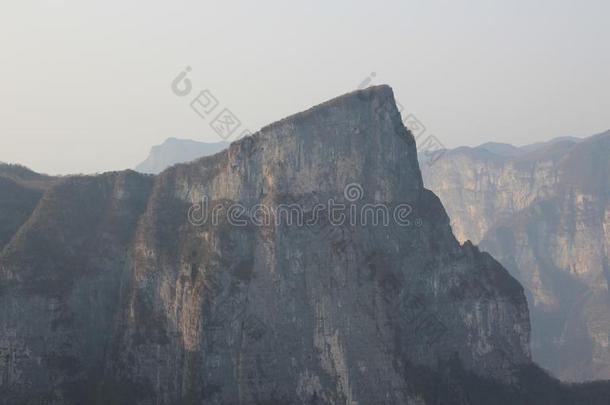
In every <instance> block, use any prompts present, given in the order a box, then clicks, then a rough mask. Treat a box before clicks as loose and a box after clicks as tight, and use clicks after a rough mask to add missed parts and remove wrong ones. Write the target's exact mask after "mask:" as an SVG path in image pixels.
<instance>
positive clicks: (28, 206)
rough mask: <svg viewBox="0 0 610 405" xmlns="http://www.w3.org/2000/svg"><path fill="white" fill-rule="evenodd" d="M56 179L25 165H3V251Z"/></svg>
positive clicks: (0, 207)
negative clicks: (33, 170)
mask: <svg viewBox="0 0 610 405" xmlns="http://www.w3.org/2000/svg"><path fill="white" fill-rule="evenodd" d="M56 180H57V179H56V178H53V177H49V176H44V175H41V174H38V173H35V172H32V171H31V170H29V169H26V168H25V167H23V166H18V165H9V164H4V163H0V249H1V248H2V247H3V246H4V245H6V244H7V243H8V242H9V241H10V239H11V238H12V237H13V235H14V234H15V232H17V230H18V229H19V228H20V227H21V225H23V223H24V222H25V221H26V220H27V219H28V218H29V216H30V215H31V214H32V212H33V211H34V208H36V205H38V201H40V199H41V198H42V194H43V192H44V191H45V190H46V189H48V188H49V187H51V185H52V184H54V183H55V181H56Z"/></svg>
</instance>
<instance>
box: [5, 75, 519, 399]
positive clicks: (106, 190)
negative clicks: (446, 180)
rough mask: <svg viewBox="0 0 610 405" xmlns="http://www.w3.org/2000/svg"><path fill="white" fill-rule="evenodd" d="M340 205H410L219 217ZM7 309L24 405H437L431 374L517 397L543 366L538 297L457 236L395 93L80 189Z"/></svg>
mask: <svg viewBox="0 0 610 405" xmlns="http://www.w3.org/2000/svg"><path fill="white" fill-rule="evenodd" d="M348 186H351V189H350V188H349V187H348ZM354 190H355V192H356V193H355V194H354V193H353V191H354ZM329 200H333V201H334V202H335V203H338V204H346V205H350V204H351V205H353V206H355V208H354V209H358V210H361V209H362V206H363V205H364V204H373V203H374V204H384V205H385V206H388V207H392V208H397V207H398V206H401V207H403V208H405V207H411V209H410V211H409V212H408V213H407V214H406V216H407V217H408V221H404V219H405V218H404V215H403V216H402V217H401V221H398V220H397V219H396V217H393V218H392V220H391V221H389V222H388V223H387V225H386V224H378V225H377V226H374V225H371V224H363V223H361V222H358V221H356V223H351V222H349V221H348V222H345V221H344V222H342V223H341V224H338V223H336V222H332V221H331V220H330V217H331V213H330V212H324V213H319V212H318V214H317V215H318V219H319V220H318V221H316V222H315V223H313V224H312V223H308V224H306V225H303V226H299V225H298V224H295V223H292V224H290V223H287V222H281V223H275V222H273V221H272V222H271V223H266V224H260V223H255V222H253V221H252V218H246V217H243V216H242V217H240V218H239V219H241V220H243V219H244V218H246V220H245V222H242V221H238V222H236V221H235V217H231V216H230V215H217V216H216V217H214V212H215V211H214V209H215V208H214V207H216V206H217V205H221V206H223V207H225V208H226V210H225V211H220V212H225V213H226V212H227V211H230V209H228V208H227V207H230V206H231V205H232V204H236V203H238V204H240V205H241V206H243V207H246V208H250V207H255V206H259V207H260V206H264V207H268V208H271V209H273V208H278V207H279V206H280V205H282V204H290V205H291V206H295V205H298V206H300V207H302V209H303V210H304V212H305V213H306V214H310V213H312V212H316V208H315V207H316V205H317V203H323V204H326V202H328V201H329ZM202 201H205V202H206V203H205V204H203V203H202ZM250 212H252V211H250ZM359 212H360V211H359ZM394 212H395V211H394ZM188 213H190V216H189V215H188ZM206 213H207V214H209V215H208V216H207V218H208V219H209V220H208V221H204V220H198V219H204V218H206V215H205V214H206ZM216 213H218V211H216ZM195 214H196V215H195ZM211 218H217V220H216V221H212V220H211ZM248 219H249V220H248ZM331 222H332V223H331ZM0 300H1V305H0V308H1V309H0V351H1V356H0V359H1V360H0V376H1V377H2V378H1V379H0V393H2V396H1V397H0V398H1V399H0V403H7V404H8V403H11V404H12V403H19V402H20V401H25V400H29V401H30V402H33V403H36V401H39V402H46V403H94V401H95V400H98V401H106V403H142V404H148V403H156V404H176V403H219V404H220V403H243V404H251V403H335V404H343V403H354V404H355V403H361V404H381V403H388V404H390V403H410V404H425V403H428V404H432V403H437V402H430V400H428V399H427V398H428V397H427V396H426V395H427V394H425V392H424V391H425V390H424V389H423V388H421V387H419V386H417V384H415V383H414V382H413V381H415V380H416V379H417V376H413V375H412V371H413V370H414V368H417V367H424V368H425V369H426V370H430V372H433V373H434V372H440V371H441V370H442V369H443V367H444V366H443V365H444V364H453V363H455V362H457V363H458V364H459V365H460V367H462V368H463V370H465V372H466V373H471V374H472V375H473V376H478V377H477V378H483V377H485V378H491V379H493V380H494V381H497V382H498V384H508V383H510V382H512V381H514V380H515V379H516V378H517V373H518V370H519V369H520V368H521V366H528V365H530V355H529V347H528V345H529V319H528V312H527V306H526V300H525V296H524V292H523V289H522V288H521V286H520V285H519V284H518V283H517V282H516V280H515V279H513V278H512V277H511V276H510V275H509V274H508V273H507V272H506V270H504V269H503V268H502V267H501V266H500V265H499V263H497V262H496V261H495V260H494V259H493V258H492V257H491V256H489V255H488V254H485V253H480V252H479V251H478V249H476V248H475V247H473V246H472V245H471V244H468V243H467V244H465V245H463V246H461V245H460V244H459V243H458V242H457V241H456V239H455V238H454V237H453V234H452V233H451V228H450V226H449V219H448V217H447V215H446V213H445V211H444V209H443V207H442V205H441V203H440V201H439V199H438V198H436V196H435V195H434V194H433V193H432V192H430V191H428V190H426V189H424V188H423V186H422V179H421V175H420V171H419V167H418V164H417V156H416V148H415V142H414V140H413V137H412V136H411V135H410V134H409V133H408V132H407V131H406V129H405V128H404V127H403V125H402V123H401V121H400V116H399V113H398V111H397V109H396V106H395V103H394V98H393V94H392V91H391V90H390V88H388V87H385V86H382V87H375V88H371V89H368V90H364V91H360V92H356V93H352V94H348V95H346V96H343V97H340V98H338V99H335V100H332V101H330V102H328V103H325V104H322V105H320V106H318V107H315V108H313V109H311V110H309V111H306V112H303V113H300V114H297V115H295V116H292V117H290V118H288V119H285V120H283V121H280V122H278V123H275V124H273V125H271V126H269V127H266V128H263V129H262V130H261V131H260V132H258V133H257V134H255V135H254V136H252V137H248V138H245V139H242V140H240V141H238V142H236V143H234V144H232V145H231V147H230V148H229V149H228V150H225V151H223V152H220V153H219V154H217V155H214V156H211V157H207V158H203V159H201V160H198V161H196V162H193V163H189V164H183V165H178V166H175V167H172V168H170V169H169V170H167V171H165V172H163V173H162V174H160V175H159V176H157V177H147V176H142V175H138V174H136V173H134V172H123V173H111V174H105V175H102V176H97V177H84V178H71V179H67V180H65V181H63V182H62V183H61V184H59V185H57V186H55V187H54V188H53V189H51V190H50V191H48V192H47V193H46V194H45V196H44V198H43V199H42V200H41V202H40V203H39V205H38V207H37V209H36V210H35V211H34V214H33V215H32V216H31V217H30V218H29V219H28V221H27V222H26V223H25V224H24V225H23V226H22V227H21V229H20V230H19V232H18V233H17V234H16V235H15V236H14V237H13V238H12V240H11V242H10V243H9V244H8V245H7V246H6V247H5V248H4V250H3V251H2V254H1V256H0ZM469 375H470V374H469ZM418 387H419V388H418ZM429 391H433V390H429ZM443 398H445V397H443ZM446 398H447V400H449V401H450V403H456V404H458V403H461V404H465V403H470V402H464V401H463V400H462V399H459V398H461V397H459V396H456V395H455V394H447V396H446ZM456 398H457V399H456ZM102 399H103V400H102ZM458 400H459V401H460V402H457V401H458ZM3 401H4V402H3ZM108 401H110V402H108ZM472 403H475V402H472ZM481 403H484V402H481Z"/></svg>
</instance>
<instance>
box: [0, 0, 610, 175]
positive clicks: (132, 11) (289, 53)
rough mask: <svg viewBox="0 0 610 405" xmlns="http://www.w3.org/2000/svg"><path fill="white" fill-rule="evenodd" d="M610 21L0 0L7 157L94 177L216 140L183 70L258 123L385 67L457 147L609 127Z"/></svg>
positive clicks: (589, 6)
mask: <svg viewBox="0 0 610 405" xmlns="http://www.w3.org/2000/svg"><path fill="white" fill-rule="evenodd" d="M609 19H610V1H608V0H599V1H597V0H590V1H566V0H554V1H551V0H549V1H532V0H528V1H489V0H487V1H483V0H481V1H430V0H426V1H423V0H422V1H405V0H403V1H380V0H377V1H354V0H352V1H347V0H342V1H312V0H307V1H305V0H302V1H298V2H294V1H222V2H221V1H214V2H208V1H201V0H199V1H138V2H135V1H125V0H121V1H118V0H106V1H95V2H93V1H83V0H69V1H59V0H55V1H53V0H48V1H30V0H19V1H7V0H4V1H2V3H1V4H0V80H1V83H2V85H1V87H0V89H1V92H0V107H1V108H0V161H5V162H18V163H22V164H25V165H27V166H29V167H31V168H33V169H34V170H37V171H43V172H48V173H53V174H55V173H72V172H83V173H90V172H96V171H106V170H115V169H123V168H128V167H133V166H134V165H135V164H137V163H139V161H140V160H142V159H144V157H145V156H146V155H147V153H148V150H149V148H150V147H151V146H152V145H154V144H158V143H161V142H162V141H163V140H164V139H165V138H168V137H179V138H191V139H195V140H202V141H218V140H219V139H218V137H217V135H216V134H215V133H214V132H213V130H212V129H211V128H210V127H209V122H210V119H202V118H201V117H199V116H198V115H197V114H195V113H194V111H193V110H192V109H191V108H190V106H189V101H190V99H192V98H193V97H191V96H188V97H184V98H180V97H178V96H176V95H175V94H173V93H172V91H171V90H170V83H171V82H172V80H173V79H174V77H175V76H177V75H178V73H180V72H181V71H182V69H184V68H185V67H186V66H190V67H191V68H192V71H191V72H190V74H189V78H190V79H191V81H192V85H193V95H195V96H196V94H195V93H196V92H197V93H198V92H199V90H203V89H206V88H207V89H209V90H210V91H211V92H212V93H213V94H214V95H215V96H216V98H217V99H218V100H219V103H220V107H221V108H225V107H226V108H229V109H230V110H232V111H233V112H234V113H235V115H236V116H237V117H238V118H239V119H240V120H241V121H242V123H243V125H244V127H248V128H250V129H251V130H253V131H254V130H257V129H259V128H260V127H261V126H264V125H266V124H268V123H270V122H273V121H276V120H278V119H281V118H283V117H285V116H287V115H290V114H292V113H295V112H298V111H300V110H303V109H305V108H308V107H310V106H312V105H314V104H317V103H319V102H322V101H324V100H326V99H329V98H332V97H334V96H337V95H340V94H342V93H345V92H348V91H351V90H354V89H356V88H357V87H358V86H359V85H360V83H361V82H362V81H363V80H364V79H365V78H366V77H367V76H368V75H369V74H370V73H371V72H375V73H376V75H377V76H376V78H375V83H387V84H390V85H391V86H392V87H393V88H394V91H395V94H396V97H397V99H398V100H399V101H400V102H401V103H402V104H403V105H404V106H405V108H406V109H407V110H408V111H410V112H413V113H414V114H415V115H416V116H417V117H418V118H419V119H420V121H422V122H423V123H424V124H425V125H426V127H427V128H428V131H429V133H433V134H435V135H436V136H437V137H438V139H440V140H441V141H442V142H443V143H444V144H445V145H446V146H448V147H453V146H457V145H463V144H466V145H475V144H479V143H482V142H486V141H490V140H494V141H500V142H509V143H513V144H525V143H530V142H534V141H539V140H545V139H548V138H551V137H555V136H564V135H576V136H586V135H591V134H593V133H597V132H601V131H604V130H607V129H610V74H609V73H608V72H609V71H610V24H609V23H608V21H609ZM212 118H213V117H212Z"/></svg>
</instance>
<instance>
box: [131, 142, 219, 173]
mask: <svg viewBox="0 0 610 405" xmlns="http://www.w3.org/2000/svg"><path fill="white" fill-rule="evenodd" d="M228 146H229V144H228V143H226V142H216V143H205V142H197V141H192V140H188V139H176V138H168V139H166V140H165V142H163V143H162V144H161V145H156V146H153V147H152V148H151V150H150V153H149V155H148V157H147V158H146V160H144V161H143V162H142V163H140V164H139V165H137V166H136V168H135V170H136V171H138V172H140V173H151V174H158V173H161V172H162V171H163V170H165V169H167V168H168V167H170V166H173V165H175V164H176V163H184V162H190V161H191V160H195V159H198V158H200V157H203V156H209V155H213V154H215V153H218V152H220V151H221V150H223V149H226V148H227V147H228Z"/></svg>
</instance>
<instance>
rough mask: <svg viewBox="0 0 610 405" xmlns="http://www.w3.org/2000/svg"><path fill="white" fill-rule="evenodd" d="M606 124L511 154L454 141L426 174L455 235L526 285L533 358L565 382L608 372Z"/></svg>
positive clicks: (609, 164)
mask: <svg viewBox="0 0 610 405" xmlns="http://www.w3.org/2000/svg"><path fill="white" fill-rule="evenodd" d="M609 173H610V133H605V134H601V135H597V136H594V137H591V138H588V139H586V140H583V141H580V142H575V141H574V140H563V141H560V142H553V143H550V144H546V145H536V147H535V148H533V150H527V148H526V150H525V151H524V150H522V151H520V152H518V153H515V154H513V156H510V157H507V156H500V155H498V154H494V153H490V152H489V151H487V150H482V149H481V148H475V149H470V148H460V149H457V150H454V151H452V152H450V153H447V154H446V156H445V157H443V159H441V160H439V161H438V162H436V164H435V165H434V166H433V167H431V168H430V169H427V171H426V172H425V173H424V178H425V183H426V185H427V186H428V187H430V188H431V189H432V190H433V191H434V192H435V193H437V195H438V196H439V197H440V199H441V200H442V201H443V203H444V204H445V206H446V207H447V211H448V213H449V216H450V218H451V221H452V226H453V230H454V232H455V234H456V236H457V237H458V239H460V240H466V239H471V240H473V241H475V243H480V245H481V248H482V249H484V250H486V251H489V252H490V253H491V254H492V255H493V256H494V257H495V258H497V259H498V260H499V261H500V262H501V263H502V264H503V265H504V266H505V267H506V268H507V269H508V270H509V271H510V273H511V274H512V275H514V276H515V277H516V278H517V279H518V280H519V281H520V282H521V283H522V284H523V285H524V286H525V288H526V293H527V296H528V300H529V304H530V310H531V317H532V351H533V358H534V360H536V361H537V362H539V363H540V364H541V365H543V366H544V367H545V368H547V369H549V370H551V371H552V372H553V373H554V374H555V375H557V376H559V377H561V378H562V379H564V380H568V381H584V380H593V379H610V349H609V344H608V342H609V333H610V316H609V314H610V294H609V293H608V280H609V275H610V266H609V261H608V251H609V247H610V200H609V198H608V196H609V191H610V180H608V174H609Z"/></svg>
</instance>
